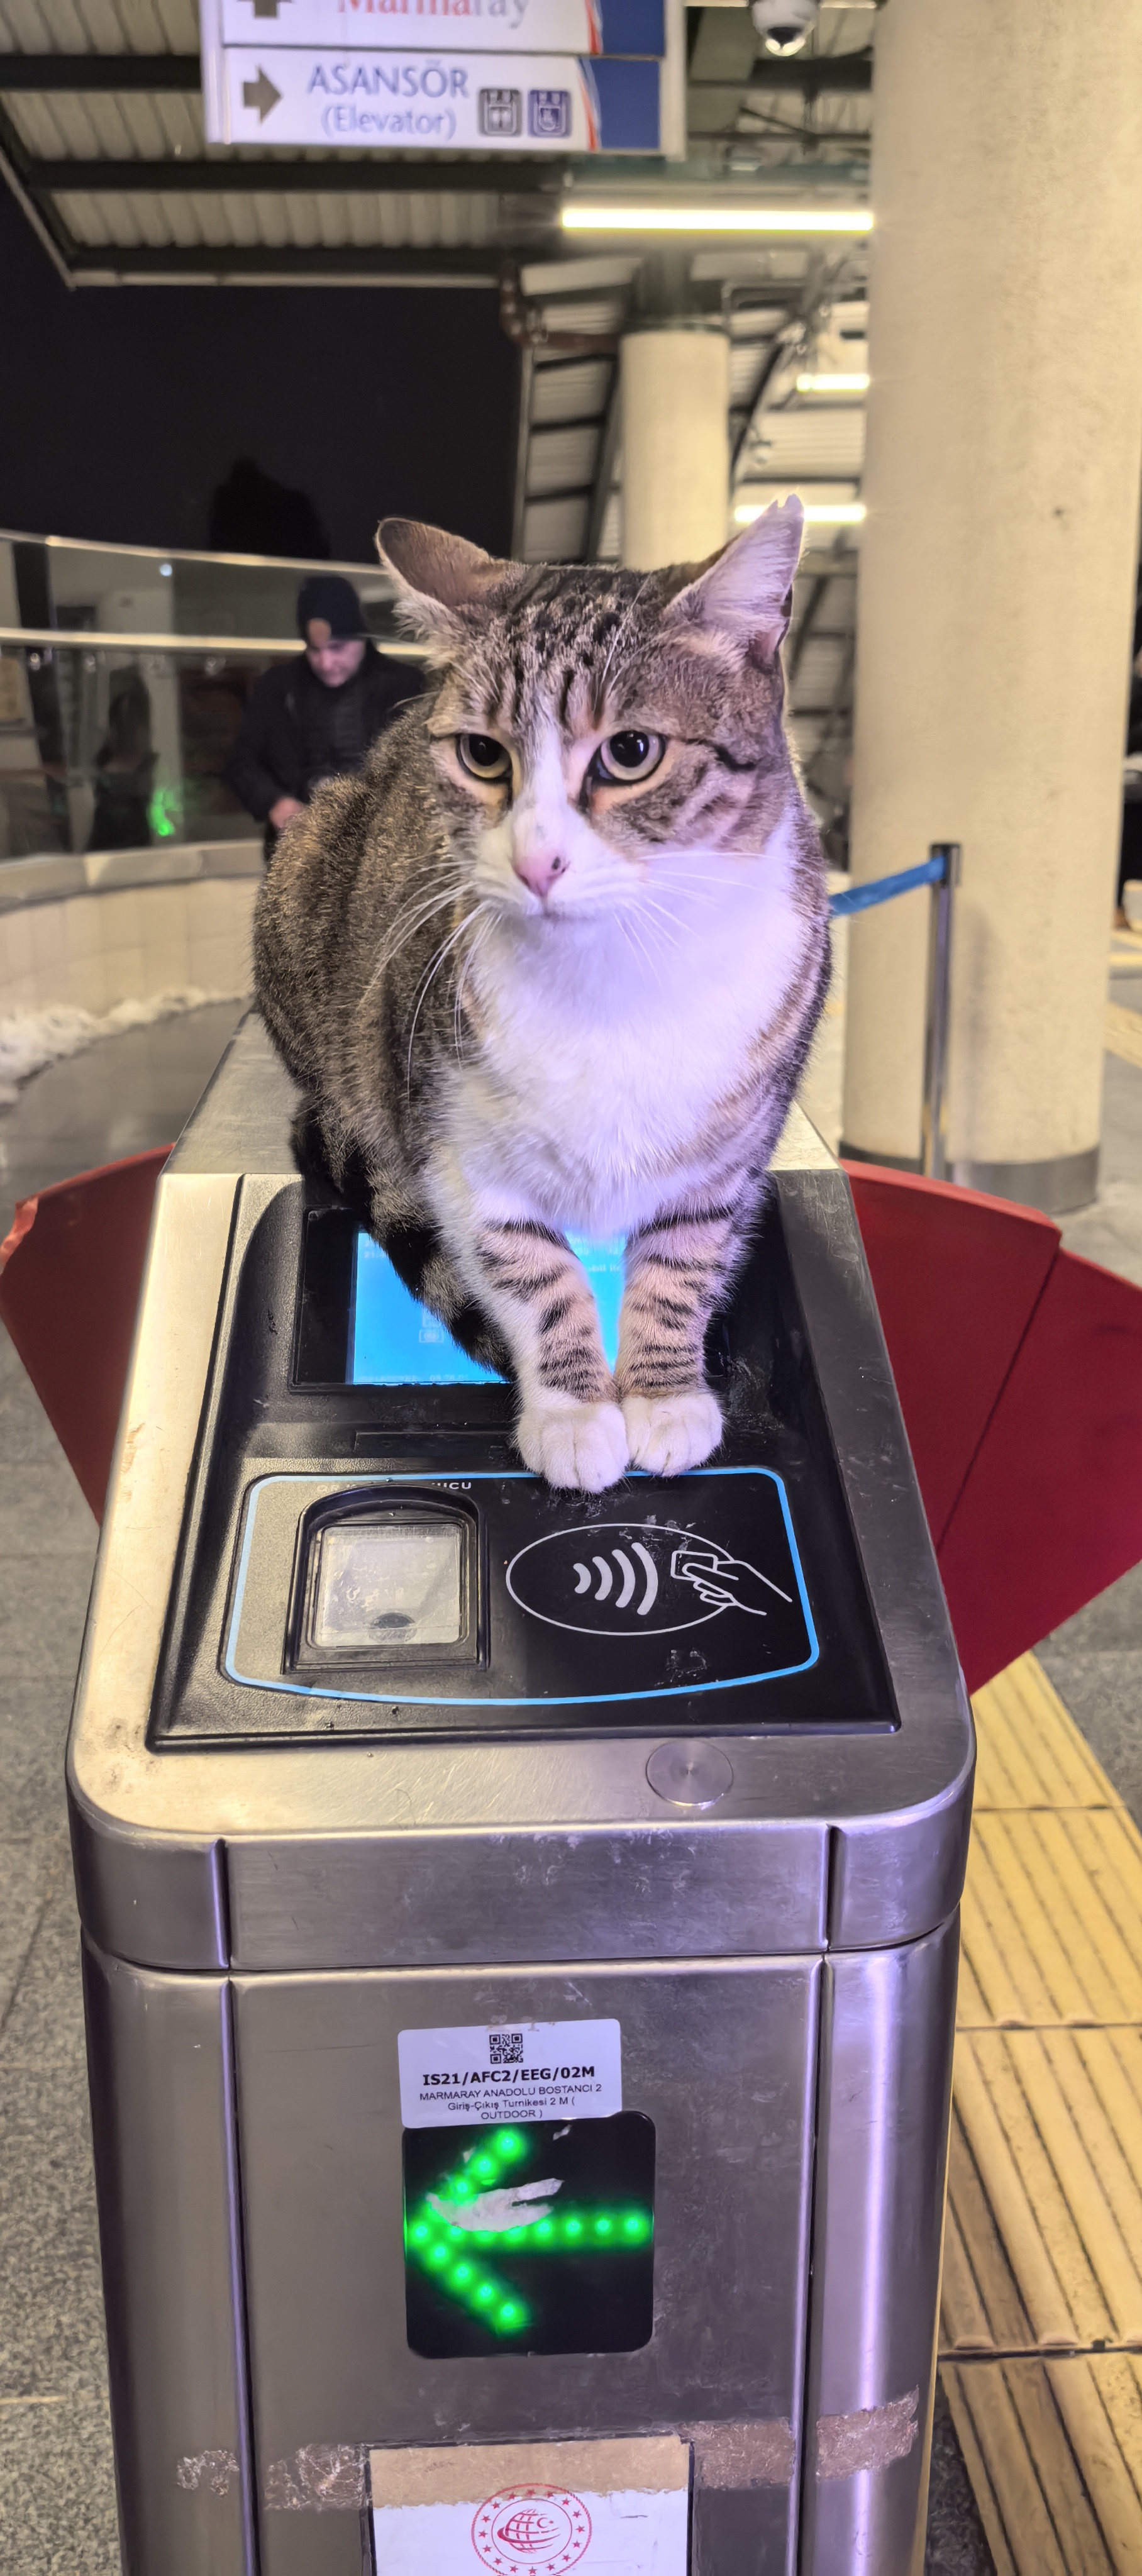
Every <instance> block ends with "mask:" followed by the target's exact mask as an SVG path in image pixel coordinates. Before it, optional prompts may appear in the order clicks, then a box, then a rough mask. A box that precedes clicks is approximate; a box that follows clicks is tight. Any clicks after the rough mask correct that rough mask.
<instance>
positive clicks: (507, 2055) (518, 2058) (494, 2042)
mask: <svg viewBox="0 0 1142 2576" xmlns="http://www.w3.org/2000/svg"><path fill="white" fill-rule="evenodd" d="M488 2054H489V2057H490V2058H491V2062H492V2065H493V2066H522V2065H523V2032H522V2030H490V2031H489V2032H488Z"/></svg>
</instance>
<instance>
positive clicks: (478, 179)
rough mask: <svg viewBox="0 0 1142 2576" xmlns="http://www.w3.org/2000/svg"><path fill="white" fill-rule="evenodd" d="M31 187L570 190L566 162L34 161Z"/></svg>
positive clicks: (152, 192)
mask: <svg viewBox="0 0 1142 2576" xmlns="http://www.w3.org/2000/svg"><path fill="white" fill-rule="evenodd" d="M23 180H24V186H25V187H26V188H28V189H30V190H31V192H32V194H33V195H34V196H58V195H59V194H61V193H62V192H64V191H68V192H73V191H75V190H77V189H79V190H82V191H83V193H84V195H86V196H108V195H115V196H119V195H125V196H138V195H140V194H143V195H147V196H157V195H160V194H161V195H176V194H177V195H178V196H185V195H187V194H188V193H189V192H190V191H191V190H194V191H195V192H200V193H202V194H209V195H211V196H217V195H219V194H221V193H223V192H225V194H226V195H227V196H234V195H240V194H244V193H246V192H247V191H248V190H251V189H257V190H260V191H261V192H262V193H263V194H266V193H269V194H272V195H274V196H280V195H282V194H283V193H285V192H286V191H288V192H289V194H290V195H297V194H299V193H301V194H312V193H314V192H316V193H318V194H319V195H321V196H346V195H349V194H359V193H360V192H361V191H362V190H364V191H366V192H367V193H369V194H372V193H373V192H375V191H378V190H379V191H383V192H384V193H386V194H388V195H394V196H407V195H410V194H411V193H413V192H414V191H415V192H416V193H417V194H418V195H421V194H424V193H425V192H426V191H427V192H429V193H433V194H440V193H441V192H446V193H448V194H449V195H453V194H459V195H465V196H496V197H524V196H538V195H548V196H554V195H557V194H558V192H559V190H560V189H561V188H562V186H563V167H562V164H561V163H560V162H556V163H555V164H554V165H553V164H552V163H551V162H550V161H516V162H509V161H507V160H505V161H504V162H502V163H494V162H487V161H472V162H465V161H446V162H440V161H437V160H433V161H385V160H380V159H378V158H375V157H373V156H370V158H369V159H368V160H367V161H344V160H336V161H301V160H298V161H197V160H195V161H183V160H178V161H174V160H171V161H165V160H164V161H78V160H67V161H33V160H28V161H26V162H25V164H24V169H23Z"/></svg>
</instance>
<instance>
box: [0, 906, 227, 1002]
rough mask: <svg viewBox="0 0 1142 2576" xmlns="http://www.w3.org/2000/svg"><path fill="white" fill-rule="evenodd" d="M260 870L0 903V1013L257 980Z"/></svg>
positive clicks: (223, 988)
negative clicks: (253, 946) (253, 947)
mask: <svg viewBox="0 0 1142 2576" xmlns="http://www.w3.org/2000/svg"><path fill="white" fill-rule="evenodd" d="M258 882H259V880H258V878H256V877H206V878H196V879H194V880H193V881H191V882H190V883H188V884H183V885H144V886H123V887H118V888H115V889H114V890H110V889H109V890H108V891H107V892H106V893H94V894H73V895H67V896H65V897H64V898H63V899H62V900H61V901H60V902H58V903H36V904H28V905H26V906H24V905H21V906H17V907H14V908H13V910H12V911H10V912H4V913H0V1017H6V1016H7V1015H8V1014H9V1013H11V1012H15V1011H28V1010H43V1009H45V1008H46V1007H47V1006H48V1005H49V1004H50V1003H53V1002H74V1003H78V1004H79V1005H80V1007H81V1008H82V1009H83V1010H87V1011H97V1012H101V1011H109V1010H112V1009H113V1008H114V1005H115V1003H116V1002H126V1001H144V1000H146V999H147V998H148V996H149V995H151V994H153V993H166V992H177V991H183V990H185V988H186V987H187V986H188V985H192V984H193V985H197V986H199V987H200V988H201V990H202V991H203V992H207V993H245V992H248V991H249V990H250V986H251V982H252V969H251V961H250V926H251V921H252V917H253V910H254V902H255V898H256V896H257V891H258Z"/></svg>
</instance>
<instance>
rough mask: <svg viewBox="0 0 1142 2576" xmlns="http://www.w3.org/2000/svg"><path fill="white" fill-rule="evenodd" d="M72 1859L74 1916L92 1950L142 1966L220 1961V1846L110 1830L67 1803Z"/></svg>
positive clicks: (186, 1965)
mask: <svg viewBox="0 0 1142 2576" xmlns="http://www.w3.org/2000/svg"><path fill="white" fill-rule="evenodd" d="M71 1857H72V1866H73V1868H74V1871H75V1893H76V1903H77V1905H78V1907H79V1914H80V1920H81V1922H82V1923H83V1925H84V1926H85V1929H86V1931H87V1932H88V1934H89V1936H90V1938H91V1940H92V1941H93V1942H94V1943H95V1946H96V1948H97V1949H100V1950H107V1951H109V1952H110V1953H111V1954H112V1956H113V1957H114V1958H117V1959H134V1960H137V1961H138V1962H139V1963H140V1965H142V1966H144V1967H160V1968H184V1969H191V1968H224V1967H225V1966H226V1887H225V1867H224V1853H223V1849H222V1845H221V1844H220V1843H189V1844H187V1843H179V1842H178V1841H176V1839H175V1837H174V1835H173V1834H171V1835H169V1836H167V1837H166V1838H165V1839H164V1840H162V1841H158V1840H156V1839H151V1840H150V1841H147V1840H145V1839H144V1837H143V1836H142V1835H141V1834H123V1833H119V1834H111V1833H108V1832H106V1831H101V1830H100V1827H99V1825H97V1824H96V1823H95V1822H94V1821H93V1819H92V1817H91V1816H90V1814H89V1813H88V1812H87V1811H86V1809H84V1808H82V1807H79V1806H77V1805H76V1804H75V1803H74V1801H73V1803H72V1809H71Z"/></svg>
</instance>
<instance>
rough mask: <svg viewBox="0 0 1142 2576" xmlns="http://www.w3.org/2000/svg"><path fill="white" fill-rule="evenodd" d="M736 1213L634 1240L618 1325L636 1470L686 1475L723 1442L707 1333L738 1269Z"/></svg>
mask: <svg viewBox="0 0 1142 2576" xmlns="http://www.w3.org/2000/svg"><path fill="white" fill-rule="evenodd" d="M739 1242H740V1229H739V1224H738V1220H737V1216H736V1212H735V1210H734V1209H733V1208H732V1207H716V1208H708V1209H704V1210H702V1211H700V1212H698V1213H687V1214H682V1213H678V1214H664V1215H662V1216H660V1217H656V1218H655V1219H654V1220H653V1222H652V1223H651V1224H649V1225H646V1226H643V1227H642V1228H641V1229H640V1231H639V1232H638V1233H637V1234H635V1235H632V1236H631V1239H630V1242H629V1243H628V1245H627V1259H626V1288H625V1291H624V1294H623V1303H622V1313H621V1316H620V1319H619V1363H618V1369H617V1371H616V1385H617V1389H618V1397H619V1402H620V1404H621V1405H622V1409H623V1420H624V1421H625V1423H626V1428H627V1440H628V1443H629V1446H630V1459H631V1465H632V1466H635V1467H644V1468H645V1469H646V1470H647V1471H648V1472H649V1473H650V1474H653V1475H659V1476H681V1475H684V1473H685V1471H686V1469H687V1468H688V1467H700V1466H701V1464H702V1461H703V1459H705V1458H708V1457H709V1456H710V1453H711V1451H712V1450H714V1449H716V1448H717V1446H718V1442H719V1440H720V1439H721V1436H722V1415H721V1408H720V1406H719V1404H718V1401H717V1398H716V1396H715V1395H713V1394H712V1392H711V1390H710V1388H709V1387H708V1386H707V1384H706V1377H705V1366H704V1349H705V1340H706V1327H707V1325H708V1323H709V1320H710V1317H711V1315H712V1313H713V1311H714V1307H715V1306H716V1304H717V1302H718V1298H719V1296H720V1294H721V1292H722V1289H723V1288H724V1287H725V1284H726V1282H727V1280H728V1279H729V1277H730V1276H731V1273H732V1271H733V1269H734V1267H735V1264H736V1259H737V1254H738V1250H739Z"/></svg>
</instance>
